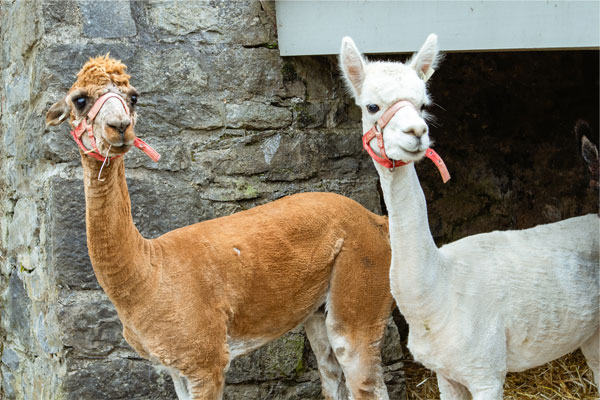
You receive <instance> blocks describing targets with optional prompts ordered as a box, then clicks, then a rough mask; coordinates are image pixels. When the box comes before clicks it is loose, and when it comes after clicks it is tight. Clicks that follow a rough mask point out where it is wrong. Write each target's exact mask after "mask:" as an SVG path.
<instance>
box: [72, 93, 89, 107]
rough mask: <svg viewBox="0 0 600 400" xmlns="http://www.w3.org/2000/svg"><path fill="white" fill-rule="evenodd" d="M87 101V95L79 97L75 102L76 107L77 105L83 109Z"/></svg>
mask: <svg viewBox="0 0 600 400" xmlns="http://www.w3.org/2000/svg"><path fill="white" fill-rule="evenodd" d="M86 102H87V99H86V98H85V97H83V96H82V97H78V98H76V99H75V101H74V103H75V107H77V108H78V109H80V110H83V107H85V103H86Z"/></svg>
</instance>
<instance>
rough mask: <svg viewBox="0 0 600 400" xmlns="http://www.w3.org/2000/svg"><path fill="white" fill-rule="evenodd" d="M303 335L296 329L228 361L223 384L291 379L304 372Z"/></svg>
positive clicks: (299, 329)
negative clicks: (229, 365) (229, 363)
mask: <svg viewBox="0 0 600 400" xmlns="http://www.w3.org/2000/svg"><path fill="white" fill-rule="evenodd" d="M304 344H305V336H304V330H303V329H302V328H296V329H294V330H293V331H291V332H288V333H287V334H286V335H284V336H282V337H281V338H279V339H277V340H275V341H273V342H271V343H268V344H267V345H265V346H263V347H261V348H259V349H257V350H255V351H253V352H252V353H250V354H247V355H245V356H243V357H238V358H236V359H234V360H233V361H232V362H231V367H230V370H229V372H228V373H227V383H241V382H244V381H257V382H260V381H267V380H271V379H281V378H285V379H291V378H295V377H297V376H298V375H301V374H302V373H303V372H304V365H303V353H304Z"/></svg>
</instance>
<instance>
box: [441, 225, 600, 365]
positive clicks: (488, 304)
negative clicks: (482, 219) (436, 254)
mask: <svg viewBox="0 0 600 400" xmlns="http://www.w3.org/2000/svg"><path fill="white" fill-rule="evenodd" d="M599 235H600V220H599V218H598V216H597V215H595V214H590V215H585V216H581V217H575V218H570V219H567V220H563V221H560V222H555V223H551V224H545V225H539V226H536V227H534V228H531V229H525V230H518V231H495V232H490V233H483V234H479V235H474V236H469V237H466V238H464V239H461V240H458V241H456V242H454V243H451V244H448V245H446V246H443V247H442V248H441V249H440V251H441V252H442V254H443V256H444V257H445V258H446V260H447V261H448V262H449V263H450V264H452V265H453V268H452V274H453V275H454V277H452V278H451V279H449V280H448V283H449V284H451V285H453V287H452V288H451V289H450V290H451V292H453V293H458V294H461V295H460V296H459V297H456V296H454V297H453V299H454V300H453V301H455V302H456V304H454V307H452V308H451V309H452V310H453V314H457V316H458V319H459V320H460V321H462V322H464V323H466V322H468V321H465V320H464V319H469V320H470V322H471V323H473V324H476V325H478V324H479V323H482V322H483V321H486V322H484V323H483V325H488V324H489V323H490V321H495V322H496V324H497V326H498V328H499V329H504V330H505V334H506V341H507V354H506V356H507V361H506V362H507V368H508V370H509V371H522V370H525V369H527V368H531V367H533V366H537V365H540V364H543V363H546V362H548V361H551V360H553V359H555V358H558V357H560V356H562V355H564V354H565V353H568V352H571V351H573V350H575V349H577V348H578V347H579V346H580V345H581V343H582V341H584V340H585V339H586V338H587V337H589V336H591V335H592V334H593V333H594V332H596V331H598V328H599V312H600V287H599V283H598V282H599V274H600V266H599V265H598V259H599V244H598V243H599ZM465 260H470V261H469V262H465ZM473 260H478V262H473ZM461 316H462V317H461ZM473 316H475V318H479V319H480V321H473V320H472V319H473ZM463 318H464V319H463ZM492 326H494V324H492ZM490 333H491V332H490ZM475 340H476V339H475Z"/></svg>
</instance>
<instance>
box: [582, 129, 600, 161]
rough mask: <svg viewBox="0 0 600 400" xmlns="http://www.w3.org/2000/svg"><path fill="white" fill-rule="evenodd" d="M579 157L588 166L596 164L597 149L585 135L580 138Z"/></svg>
mask: <svg viewBox="0 0 600 400" xmlns="http://www.w3.org/2000/svg"><path fill="white" fill-rule="evenodd" d="M581 155H582V156H583V159H584V160H585V162H586V163H587V164H588V165H592V164H594V163H596V164H597V163H598V148H597V147H596V145H594V143H592V141H591V140H589V139H588V138H587V136H585V135H584V136H582V137H581Z"/></svg>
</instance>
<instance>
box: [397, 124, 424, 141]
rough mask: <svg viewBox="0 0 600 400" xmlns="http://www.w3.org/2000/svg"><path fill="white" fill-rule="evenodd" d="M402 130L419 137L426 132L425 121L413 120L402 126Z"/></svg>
mask: <svg viewBox="0 0 600 400" xmlns="http://www.w3.org/2000/svg"><path fill="white" fill-rule="evenodd" d="M402 132H404V133H406V134H407V135H413V136H416V137H418V138H420V137H421V136H423V135H425V134H426V133H427V132H428V128H427V124H426V123H425V122H414V123H411V124H410V125H408V126H407V127H406V128H404V129H403V130H402Z"/></svg>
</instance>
